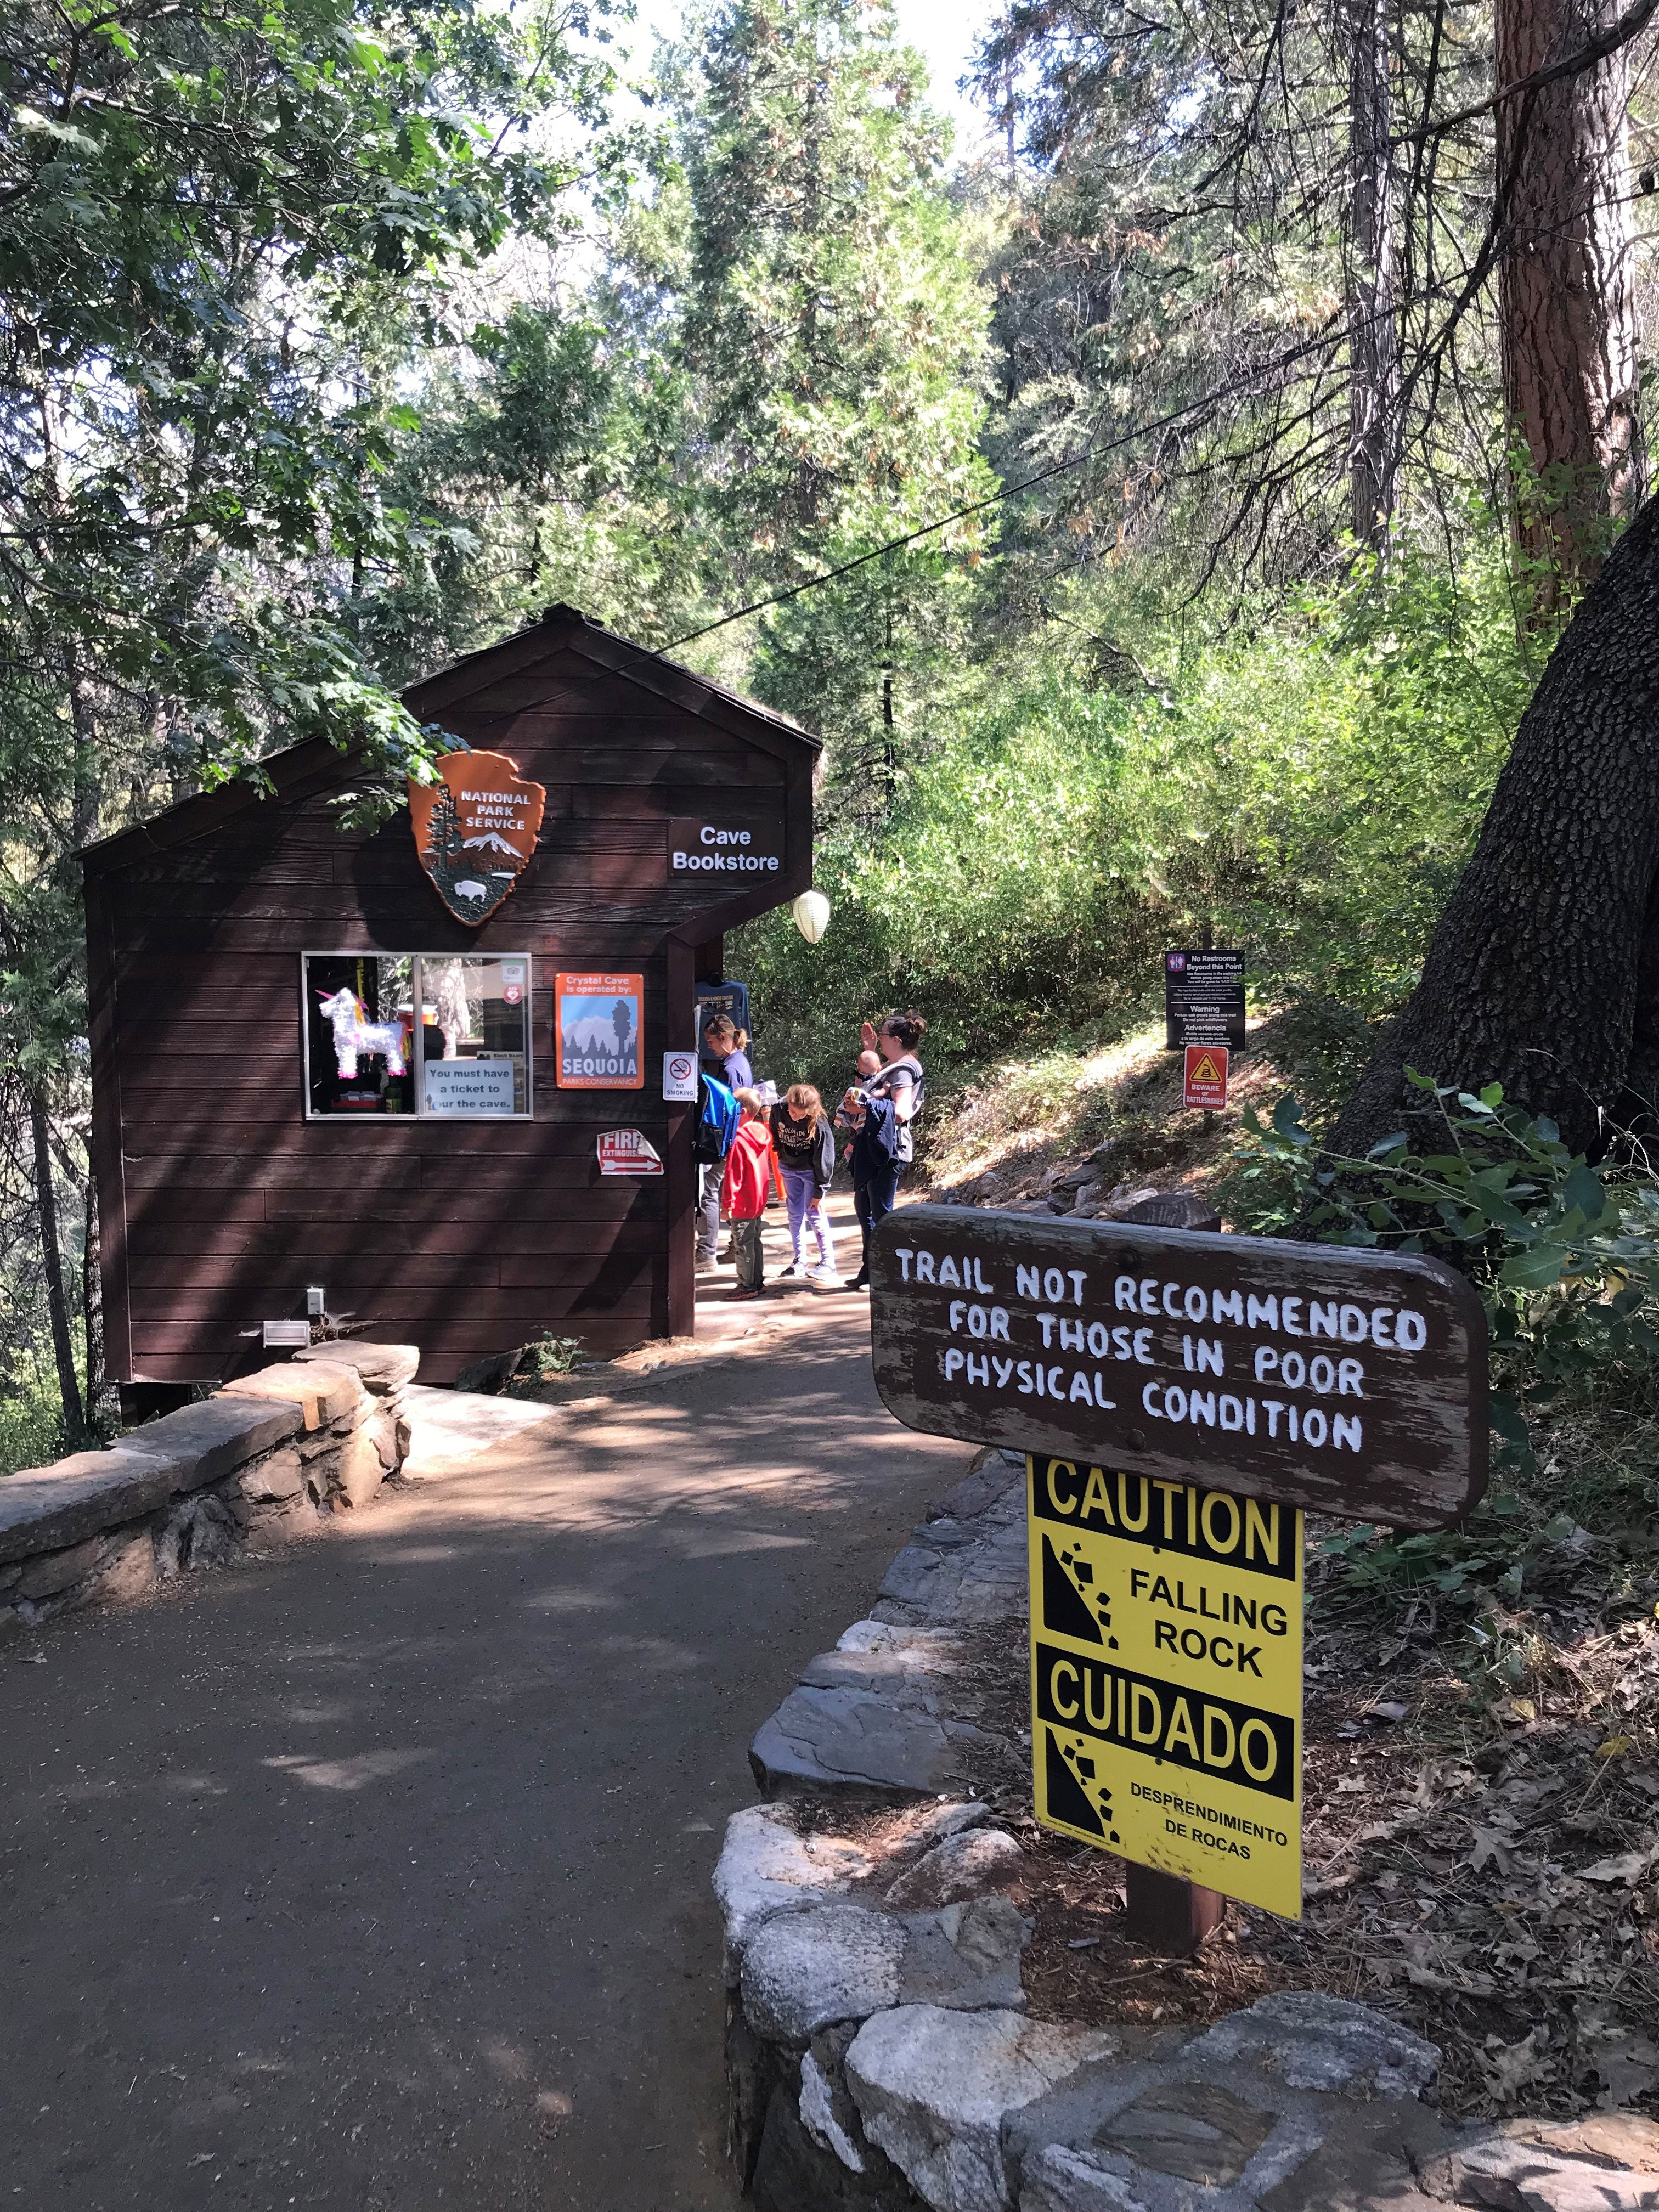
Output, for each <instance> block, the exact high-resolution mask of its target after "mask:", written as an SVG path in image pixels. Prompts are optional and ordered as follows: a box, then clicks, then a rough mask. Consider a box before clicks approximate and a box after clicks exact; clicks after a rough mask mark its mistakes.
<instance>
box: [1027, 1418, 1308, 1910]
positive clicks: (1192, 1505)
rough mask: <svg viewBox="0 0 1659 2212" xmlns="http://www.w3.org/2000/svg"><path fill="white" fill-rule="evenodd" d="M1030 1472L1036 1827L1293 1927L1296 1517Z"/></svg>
mask: <svg viewBox="0 0 1659 2212" xmlns="http://www.w3.org/2000/svg"><path fill="white" fill-rule="evenodd" d="M1025 1465H1026V1474H1027V1483H1028V1492H1027V1497H1028V1504H1029V1522H1028V1528H1029V1538H1030V1578H1031V1747H1032V1756H1033V1759H1034V1762H1035V1765H1036V1778H1035V1779H1036V1816H1037V1819H1038V1820H1040V1821H1042V1824H1043V1825H1044V1826H1046V1827H1050V1828H1055V1829H1058V1830H1059V1831H1060V1833H1062V1834H1064V1835H1067V1836H1073V1837H1075V1838H1078V1839H1079V1841H1080V1842H1083V1843H1090V1844H1098V1845H1100V1846H1101V1847H1102V1848H1103V1850H1109V1851H1114V1852H1115V1853H1116V1854H1117V1855H1118V1857H1121V1858H1126V1859H1133V1860H1134V1861H1135V1862H1136V1863H1138V1864H1139V1865H1141V1866H1149V1867H1157V1868H1158V1869H1161V1870H1162V1871H1163V1872H1164V1873H1165V1874H1172V1875H1181V1876H1182V1878H1183V1879H1185V1880H1186V1881H1195V1882H1199V1883H1201V1884H1203V1886H1204V1887H1206V1888H1209V1889H1216V1890H1219V1891H1220V1892H1221V1893H1223V1895H1224V1896H1227V1897H1236V1898H1239V1899H1243V1901H1244V1902H1245V1903H1246V1904H1249V1905H1262V1906H1265V1907H1266V1908H1267V1911H1271V1912H1278V1913H1282V1914H1284V1915H1285V1917H1287V1918H1290V1919H1297V1918H1299V1917H1300V1916H1301V1911H1302V1516H1301V1515H1300V1514H1299V1513H1298V1512H1297V1511H1295V1510H1293V1509H1292V1508H1291V1507H1289V1506H1285V1505H1279V1504H1275V1503H1273V1502H1272V1501H1270V1500H1266V1499H1262V1498H1237V1497H1234V1496H1232V1495H1231V1494H1230V1493H1229V1492H1226V1491H1220V1490H1203V1489H1200V1488H1198V1487H1196V1486H1194V1485H1192V1484H1183V1483H1177V1482H1167V1481H1156V1480H1152V1479H1151V1478H1150V1477H1148V1476H1146V1475H1140V1474H1125V1473H1121V1472H1119V1471H1118V1470H1115V1469H1113V1468H1100V1467H1089V1466H1087V1465H1085V1464H1083V1463H1082V1462H1076V1461H1073V1460H1067V1459H1045V1458H1028V1459H1027V1461H1026V1462H1025Z"/></svg>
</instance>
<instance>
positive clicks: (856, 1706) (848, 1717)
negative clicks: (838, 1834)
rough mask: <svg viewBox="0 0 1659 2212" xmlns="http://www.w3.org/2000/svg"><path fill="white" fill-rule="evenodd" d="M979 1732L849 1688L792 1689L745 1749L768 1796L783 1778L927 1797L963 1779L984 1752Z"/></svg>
mask: <svg viewBox="0 0 1659 2212" xmlns="http://www.w3.org/2000/svg"><path fill="white" fill-rule="evenodd" d="M995 1747H996V1746H995V1739H994V1738H993V1737H990V1736H987V1735H984V1734H983V1733H982V1731H981V1730H980V1729H975V1728H968V1727H963V1726H960V1725H958V1724H957V1723H952V1722H949V1721H941V1720H938V1719H935V1718H934V1717H933V1715H932V1714H929V1713H927V1712H924V1711H921V1710H920V1709H919V1708H918V1707H915V1706H908V1705H894V1704H892V1703H890V1702H889V1701H888V1700H886V1699H880V1698H873V1697H869V1696H866V1695H863V1694H861V1693H860V1692H858V1691H855V1690H817V1689H799V1690H792V1691H791V1692H790V1693H789V1695H788V1696H787V1698H786V1699H784V1701H783V1703H782V1704H781V1705H780V1706H779V1707H778V1709H777V1711H776V1712H775V1713H774V1714H773V1715H772V1717H771V1718H770V1719H769V1721H766V1722H764V1723H763V1724H762V1726H761V1728H760V1729H759V1730H758V1732H757V1735H756V1736H755V1740H754V1741H753V1743H751V1744H750V1747H749V1763H750V1766H751V1767H753V1769H754V1771H755V1778H756V1780H757V1783H758V1784H759V1785H760V1787H761V1789H762V1790H763V1791H764V1792H766V1793H767V1794H768V1795H770V1794H771V1793H773V1792H774V1791H775V1790H778V1789H779V1788H780V1787H781V1786H783V1785H785V1784H789V1783H798V1782H806V1783H811V1784H815V1785H816V1786H817V1787H818V1788H820V1789H826V1788H836V1787H840V1788H843V1789H846V1788H852V1789H863V1790H872V1789H873V1790H894V1791H897V1792H900V1793H902V1794H905V1795H912V1796H938V1795H939V1794H940V1793H941V1792H943V1791H946V1790H952V1789H960V1788H961V1787H962V1786H963V1784H966V1783H967V1781H968V1780H969V1765H970V1760H971V1758H972V1755H973V1754H974V1753H975V1752H978V1751H983V1752H987V1753H989V1752H992V1751H994V1749H995Z"/></svg>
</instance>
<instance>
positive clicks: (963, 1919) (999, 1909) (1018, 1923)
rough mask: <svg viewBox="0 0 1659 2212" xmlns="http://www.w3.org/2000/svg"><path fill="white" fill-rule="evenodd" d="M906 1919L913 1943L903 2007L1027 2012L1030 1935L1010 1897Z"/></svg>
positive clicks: (902, 1982)
mask: <svg viewBox="0 0 1659 2212" xmlns="http://www.w3.org/2000/svg"><path fill="white" fill-rule="evenodd" d="M901 1917H902V1923H903V1926H904V1928H905V1930H906V1933H907V1935H908V1939H909V1940H908V1942H907V1943H906V1945H905V1948H904V1966H903V1971H902V1973H901V1975H900V1978H899V2002H900V2003H901V2004H907V2005H915V2004H931V2005H950V2006H951V2007H953V2008H958V2009H962V2010H967V2011H973V2010H979V2009H982V2008H988V2007H994V2006H1006V2007H1011V2008H1020V2009H1023V2008H1024V2003H1025V1992H1024V1989H1023V1988H1022V1986H1021V1984H1020V1978H1019V1961H1020V1954H1021V1953H1022V1952H1023V1951H1024V1948H1025V1946H1026V1943H1027V1942H1028V1941H1029V1940H1030V1932H1031V1931H1030V1924H1029V1923H1027V1922H1026V1921H1025V1920H1024V1918H1023V1917H1022V1916H1021V1914H1020V1913H1019V1911H1018V1908H1017V1907H1016V1906H1014V1905H1012V1904H1010V1902H1009V1901H1008V1899H1006V1897H980V1898H975V1899H973V1900H972V1901H971V1902H970V1903H968V1904H965V1905H945V1907H944V1909H943V1910H942V1911H938V1912H907V1913H905V1914H903V1915H902V1916H901Z"/></svg>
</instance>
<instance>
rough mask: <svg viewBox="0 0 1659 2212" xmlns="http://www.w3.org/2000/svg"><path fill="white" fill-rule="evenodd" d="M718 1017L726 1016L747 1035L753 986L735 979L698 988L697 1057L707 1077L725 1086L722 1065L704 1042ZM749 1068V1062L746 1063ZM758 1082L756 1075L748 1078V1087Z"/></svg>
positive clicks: (699, 985)
mask: <svg viewBox="0 0 1659 2212" xmlns="http://www.w3.org/2000/svg"><path fill="white" fill-rule="evenodd" d="M717 1014H724V1015H725V1016H726V1019H727V1020H728V1021H729V1022H730V1023H731V1024H732V1027H733V1028H734V1029H739V1030H744V1031H747V1030H748V1027H749V986H748V984H747V983H739V982H737V981H732V980H731V979H728V980H727V981H725V982H722V983H699V984H698V986H697V1054H698V1058H699V1059H700V1060H701V1061H702V1072H703V1073H704V1074H705V1075H713V1076H715V1077H717V1078H719V1079H720V1081H721V1082H725V1081H726V1077H724V1076H722V1075H721V1074H720V1062H719V1061H718V1060H716V1059H715V1057H714V1054H713V1053H711V1052H710V1051H709V1049H708V1045H707V1044H706V1043H705V1042H703V1034H702V1033H703V1030H705V1028H706V1027H707V1026H708V1024H709V1023H710V1022H712V1021H713V1020H714V1017H715V1016H716V1015H717ZM747 1065H748V1063H747V1061H746V1060H745V1062H744V1066H747ZM753 1080H754V1078H753V1076H752V1075H746V1076H744V1082H745V1083H751V1082H752V1081H753Z"/></svg>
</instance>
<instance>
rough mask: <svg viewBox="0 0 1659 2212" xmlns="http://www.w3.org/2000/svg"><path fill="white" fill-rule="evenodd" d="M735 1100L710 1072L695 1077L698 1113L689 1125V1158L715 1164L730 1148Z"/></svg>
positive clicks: (735, 1121) (734, 1128) (735, 1116)
mask: <svg viewBox="0 0 1659 2212" xmlns="http://www.w3.org/2000/svg"><path fill="white" fill-rule="evenodd" d="M737 1133H738V1102H737V1100H736V1099H735V1098H734V1097H732V1093H731V1091H729V1090H728V1089H727V1087H726V1085H725V1084H723V1083H720V1082H717V1081H716V1080H715V1079H714V1077H713V1076H712V1075H700V1076H699V1077H698V1078H697V1114H696V1120H695V1121H693V1123H692V1124H691V1157H692V1158H693V1159H694V1160H697V1161H700V1162H702V1164H703V1165H704V1166H706V1167H714V1166H716V1165H718V1164H719V1163H720V1161H721V1160H723V1159H724V1158H726V1154H727V1153H728V1152H730V1151H731V1149H732V1138H733V1137H735V1136H736V1135H737Z"/></svg>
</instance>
